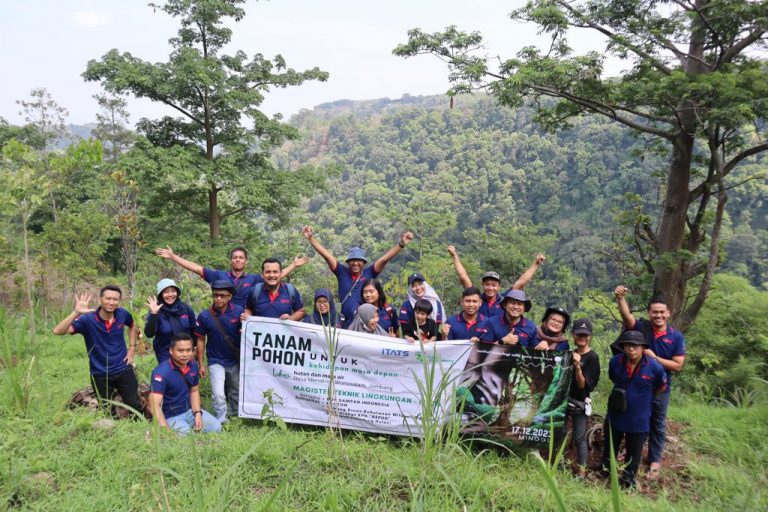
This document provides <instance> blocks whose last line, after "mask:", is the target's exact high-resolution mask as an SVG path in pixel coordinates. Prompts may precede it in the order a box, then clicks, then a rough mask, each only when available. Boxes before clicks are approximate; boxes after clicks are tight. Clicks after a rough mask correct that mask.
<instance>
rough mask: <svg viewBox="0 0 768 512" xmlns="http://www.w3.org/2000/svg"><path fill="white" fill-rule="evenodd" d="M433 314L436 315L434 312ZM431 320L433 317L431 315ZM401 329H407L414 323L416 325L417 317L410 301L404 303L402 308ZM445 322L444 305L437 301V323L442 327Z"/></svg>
mask: <svg viewBox="0 0 768 512" xmlns="http://www.w3.org/2000/svg"><path fill="white" fill-rule="evenodd" d="M433 313H435V312H434V311H433ZM429 316H430V318H431V317H432V315H429ZM399 317H400V327H406V326H407V325H408V324H410V323H413V324H414V325H415V324H416V315H415V314H414V312H413V306H412V305H411V301H410V300H406V301H405V302H403V305H402V306H400V315H399ZM444 321H445V310H444V309H443V303H442V302H440V301H437V313H435V323H436V324H438V325H440V324H442V323H443V322H444Z"/></svg>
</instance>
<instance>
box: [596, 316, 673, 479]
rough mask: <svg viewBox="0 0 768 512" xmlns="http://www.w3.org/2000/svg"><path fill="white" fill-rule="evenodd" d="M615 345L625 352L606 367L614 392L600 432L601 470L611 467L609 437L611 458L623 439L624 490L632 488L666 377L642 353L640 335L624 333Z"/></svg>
mask: <svg viewBox="0 0 768 512" xmlns="http://www.w3.org/2000/svg"><path fill="white" fill-rule="evenodd" d="M618 343H619V344H620V345H621V347H622V350H623V351H624V353H623V354H618V355H615V356H613V358H612V359H611V361H610V363H609V365H608V377H609V378H610V379H611V381H612V382H613V391H611V397H610V398H609V400H608V413H607V414H606V416H605V426H604V430H603V432H604V433H605V444H604V447H603V470H604V471H606V470H607V468H608V467H609V465H610V454H611V451H610V443H609V440H608V436H609V435H610V436H611V438H612V439H613V454H614V457H615V456H617V455H618V453H619V445H620V444H621V441H622V440H624V443H625V448H626V451H627V461H626V462H627V466H626V468H625V469H624V472H623V474H622V476H621V484H622V486H623V487H634V485H635V474H636V473H637V468H638V467H639V466H640V457H641V456H642V451H643V444H645V439H646V438H647V437H648V430H649V429H650V421H651V408H652V406H653V398H654V396H655V395H658V394H659V393H663V392H664V390H665V389H666V386H667V377H666V373H665V372H664V368H662V366H661V365H660V364H659V363H658V362H657V361H656V360H654V359H653V358H652V357H650V356H648V355H646V354H644V353H643V349H644V348H646V347H647V346H648V340H646V339H645V336H644V335H643V333H641V332H640V331H631V330H630V331H624V332H623V333H622V334H621V336H620V337H619V340H618Z"/></svg>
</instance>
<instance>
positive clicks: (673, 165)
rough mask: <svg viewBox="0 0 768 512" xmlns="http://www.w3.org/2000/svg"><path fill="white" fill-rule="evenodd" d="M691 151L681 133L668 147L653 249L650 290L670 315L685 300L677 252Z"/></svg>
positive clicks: (682, 237) (682, 234)
mask: <svg viewBox="0 0 768 512" xmlns="http://www.w3.org/2000/svg"><path fill="white" fill-rule="evenodd" d="M692 154H693V137H691V136H690V135H687V134H686V133H682V132H681V133H680V134H679V135H678V136H677V138H676V139H675V141H674V145H673V147H672V157H671V159H670V163H669V171H668V173H667V190H666V195H665V197H664V206H663V208H662V212H661V221H660V223H659V232H658V235H657V237H656V240H657V247H656V249H657V253H658V255H659V257H660V260H661V261H657V262H656V271H655V274H654V276H653V289H654V292H661V293H663V294H664V295H665V296H666V298H667V301H668V302H669V307H670V309H671V310H672V313H673V315H676V314H678V312H679V311H680V310H681V308H682V305H683V302H684V300H685V291H686V280H685V276H684V275H683V274H684V266H685V264H684V262H683V261H681V258H680V257H679V256H678V254H679V253H678V251H680V250H681V249H682V248H683V243H684V242H685V226H686V218H687V215H688V200H689V196H690V192H689V189H688V182H689V180H690V177H691V155H692Z"/></svg>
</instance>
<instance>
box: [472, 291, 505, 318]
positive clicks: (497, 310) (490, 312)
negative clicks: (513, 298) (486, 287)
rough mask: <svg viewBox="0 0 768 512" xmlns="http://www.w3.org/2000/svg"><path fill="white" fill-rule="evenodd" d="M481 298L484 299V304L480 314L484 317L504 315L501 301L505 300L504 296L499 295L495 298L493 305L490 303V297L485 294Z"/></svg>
mask: <svg viewBox="0 0 768 512" xmlns="http://www.w3.org/2000/svg"><path fill="white" fill-rule="evenodd" d="M481 298H482V299H483V303H482V304H481V305H480V310H479V311H478V313H480V314H481V315H483V316H484V317H486V318H491V317H492V316H498V315H501V314H503V313H504V310H503V309H501V299H503V298H504V296H503V295H499V294H498V293H497V294H496V296H495V297H494V301H493V303H490V302H489V301H488V296H486V295H485V294H482V295H481Z"/></svg>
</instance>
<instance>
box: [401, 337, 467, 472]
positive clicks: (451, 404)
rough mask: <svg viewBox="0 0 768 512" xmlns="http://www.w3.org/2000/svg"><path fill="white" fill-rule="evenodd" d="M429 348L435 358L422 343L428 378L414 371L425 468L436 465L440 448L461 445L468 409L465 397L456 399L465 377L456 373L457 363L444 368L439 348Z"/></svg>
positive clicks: (424, 367)
mask: <svg viewBox="0 0 768 512" xmlns="http://www.w3.org/2000/svg"><path fill="white" fill-rule="evenodd" d="M428 347H429V348H431V354H430V353H429V351H427V350H425V345H424V342H423V341H421V340H419V352H420V354H421V370H422V374H423V375H424V378H423V379H420V378H419V377H418V375H416V372H415V371H413V370H411V372H412V374H413V378H414V381H415V383H416V389H417V394H418V397H419V404H420V414H419V417H418V418H416V419H417V423H418V426H419V429H420V432H419V434H420V438H421V455H422V463H423V464H424V465H425V466H429V465H431V464H432V462H433V460H434V457H435V454H436V452H437V450H438V449H439V448H440V446H442V445H456V444H458V442H459V440H460V436H461V428H462V425H461V416H462V411H463V409H464V399H463V397H462V398H460V399H458V400H457V398H456V387H457V386H456V381H457V379H459V378H460V376H461V372H459V371H456V370H457V369H456V361H454V362H452V363H451V364H450V365H449V366H448V368H444V367H443V363H442V358H441V357H440V354H439V353H438V351H437V347H436V346H435V344H429V345H428ZM467 350H470V349H467ZM438 370H440V372H439V378H438ZM446 398H447V400H446Z"/></svg>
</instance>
